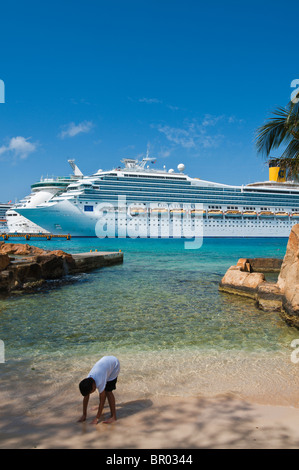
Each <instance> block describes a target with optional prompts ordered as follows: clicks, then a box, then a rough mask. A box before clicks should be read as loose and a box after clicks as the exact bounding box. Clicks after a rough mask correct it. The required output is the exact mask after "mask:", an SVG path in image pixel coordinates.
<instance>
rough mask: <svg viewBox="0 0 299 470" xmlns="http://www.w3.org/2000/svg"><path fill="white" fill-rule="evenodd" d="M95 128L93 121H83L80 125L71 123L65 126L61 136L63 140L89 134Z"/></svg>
mask: <svg viewBox="0 0 299 470" xmlns="http://www.w3.org/2000/svg"><path fill="white" fill-rule="evenodd" d="M92 128H93V123H92V122H91V121H83V122H80V123H79V124H75V123H74V122H70V123H69V124H67V125H66V126H64V130H63V131H61V133H60V134H59V136H60V138H61V139H64V138H65V137H75V136H76V135H78V134H82V133H85V134H86V133H88V132H90V130H91V129H92Z"/></svg>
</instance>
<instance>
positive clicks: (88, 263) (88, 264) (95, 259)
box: [71, 251, 124, 273]
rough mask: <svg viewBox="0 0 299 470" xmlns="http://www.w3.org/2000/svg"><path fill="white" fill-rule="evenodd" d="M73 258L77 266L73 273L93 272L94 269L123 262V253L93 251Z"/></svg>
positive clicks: (72, 269) (76, 254) (74, 255)
mask: <svg viewBox="0 0 299 470" xmlns="http://www.w3.org/2000/svg"><path fill="white" fill-rule="evenodd" d="M72 258H73V260H74V261H75V266H74V267H72V268H71V272H72V273H75V272H83V271H92V270H93V269H97V268H102V267H104V266H112V265H114V264H120V263H122V262H123V259H124V257H123V253H122V252H121V251H92V252H86V253H74V254H72Z"/></svg>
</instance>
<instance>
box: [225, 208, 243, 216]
mask: <svg viewBox="0 0 299 470" xmlns="http://www.w3.org/2000/svg"><path fill="white" fill-rule="evenodd" d="M224 215H225V217H241V216H242V212H241V211H238V210H237V209H228V210H227V211H225V212H224Z"/></svg>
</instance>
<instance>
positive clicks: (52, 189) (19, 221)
mask: <svg viewBox="0 0 299 470" xmlns="http://www.w3.org/2000/svg"><path fill="white" fill-rule="evenodd" d="M68 163H69V164H70V165H71V168H72V169H73V174H72V175H71V176H58V177H53V178H51V177H45V178H44V177H42V178H41V179H40V181H38V182H36V183H34V184H32V185H31V194H29V195H28V196H25V197H24V198H23V199H21V200H20V201H19V202H18V203H17V204H15V205H12V204H11V205H10V206H8V207H7V208H6V211H7V212H6V216H5V218H6V221H7V226H6V229H5V231H6V232H9V233H30V234H35V233H49V230H47V229H46V228H43V227H41V226H40V225H39V224H36V223H34V222H32V221H31V220H29V219H27V218H26V216H23V215H21V214H20V213H19V212H18V209H20V208H28V207H31V208H32V207H36V206H38V205H40V204H44V203H45V202H47V201H48V200H49V199H51V198H52V197H53V196H55V195H58V194H60V193H62V192H64V191H65V190H66V188H67V186H68V185H69V184H71V183H72V182H74V181H77V179H78V178H82V177H83V173H82V172H81V170H80V169H79V168H78V166H77V165H76V164H75V161H74V160H68Z"/></svg>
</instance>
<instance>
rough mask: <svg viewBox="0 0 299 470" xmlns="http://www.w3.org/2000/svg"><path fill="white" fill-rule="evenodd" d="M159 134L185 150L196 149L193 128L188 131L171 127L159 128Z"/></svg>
mask: <svg viewBox="0 0 299 470" xmlns="http://www.w3.org/2000/svg"><path fill="white" fill-rule="evenodd" d="M157 129H158V131H159V132H161V133H162V134H164V135H165V136H166V138H167V140H169V141H170V142H173V143H175V144H177V145H180V146H181V147H184V148H192V147H195V141H194V132H193V131H192V128H191V126H189V127H188V128H187V129H182V128H178V127H170V126H157Z"/></svg>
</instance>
